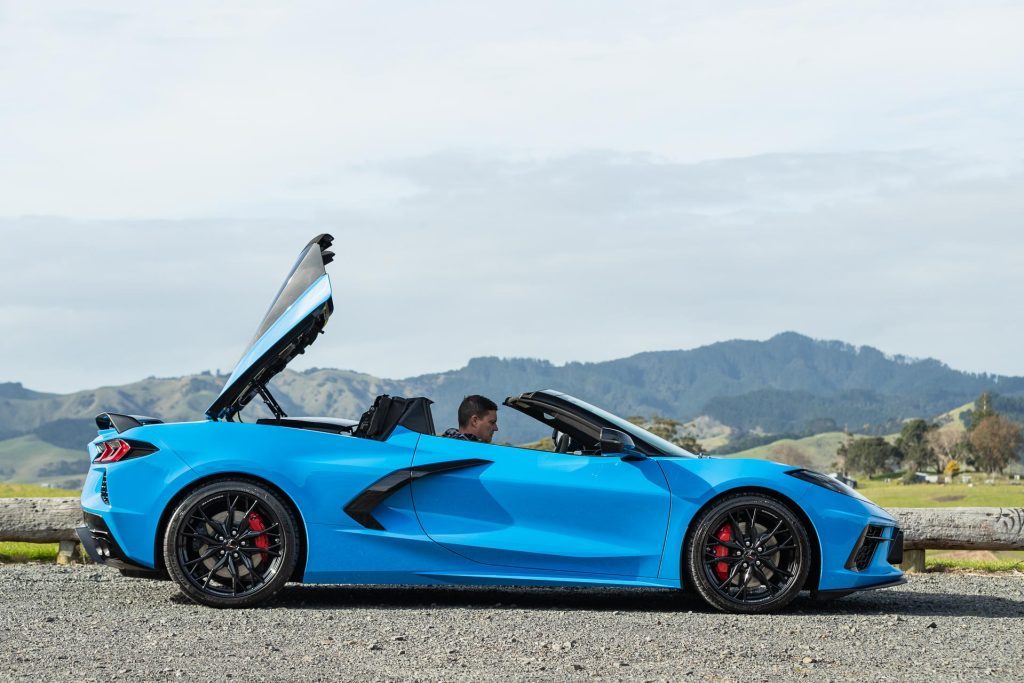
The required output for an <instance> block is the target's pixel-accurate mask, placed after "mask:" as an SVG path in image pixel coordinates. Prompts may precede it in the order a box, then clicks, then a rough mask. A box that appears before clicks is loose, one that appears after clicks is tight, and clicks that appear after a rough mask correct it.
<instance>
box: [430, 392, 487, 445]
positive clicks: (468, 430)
mask: <svg viewBox="0 0 1024 683" xmlns="http://www.w3.org/2000/svg"><path fill="white" fill-rule="evenodd" d="M496 431H498V406H497V404H495V402H494V401H492V400H491V399H489V398H487V397H485V396H480V395H479V394H473V395H472V396H467V397H466V398H464V399H462V403H461V404H460V405H459V427H458V429H456V428H455V427H452V428H451V429H446V430H445V432H444V434H443V436H447V437H448V438H450V439H463V440H465V441H479V442H481V443H490V442H491V438H493V437H494V433H495V432H496Z"/></svg>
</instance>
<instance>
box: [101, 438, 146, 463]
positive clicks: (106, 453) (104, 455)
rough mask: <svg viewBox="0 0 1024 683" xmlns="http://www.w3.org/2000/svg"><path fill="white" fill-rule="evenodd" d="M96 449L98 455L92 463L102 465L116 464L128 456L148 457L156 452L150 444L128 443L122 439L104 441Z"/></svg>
mask: <svg viewBox="0 0 1024 683" xmlns="http://www.w3.org/2000/svg"><path fill="white" fill-rule="evenodd" d="M97 448H100V454H99V455H97V456H96V459H95V460H93V462H103V463H107V462H118V461H119V460H124V459H125V458H126V457H128V456H136V455H149V454H150V453H152V452H154V451H155V450H156V448H154V447H153V446H151V445H150V444H143V443H128V442H127V441H125V440H124V439H111V440H110V441H104V442H103V443H101V444H97Z"/></svg>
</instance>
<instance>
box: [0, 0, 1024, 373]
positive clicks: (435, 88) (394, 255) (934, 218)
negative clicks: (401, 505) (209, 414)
mask: <svg viewBox="0 0 1024 683" xmlns="http://www.w3.org/2000/svg"><path fill="white" fill-rule="evenodd" d="M1021 26H1024V5H1021V4H1020V3H1001V2H983V1H978V2H972V3H963V2H956V3H945V2H938V1H933V2H921V3H917V2H907V3H891V2H877V3H872V2H827V1H823V0H815V1H814V2H758V3H738V2H714V3H711V2H706V3H705V2H700V3H698V2H679V1H678V0H674V1H671V2H638V1H636V0H632V1H629V2H598V1H595V0H588V1H587V2H564V3H551V2H536V3H534V2H528V1H522V2H516V3H507V2H504V3H497V2H493V3H492V2H479V1H474V2H468V1H467V2H431V3H421V2H394V3H368V2H337V1H332V2H323V3H313V2H290V3H277V2H274V3H269V2H266V3H264V2H254V1H247V2H238V3H231V2H219V3H205V2H195V3H188V2H180V3H163V4H160V5H159V6H156V5H153V6H148V7H147V6H144V4H141V3H136V2H126V3H123V4H118V3H116V2H105V3H102V4H101V3H84V2H81V3H78V2H48V3H29V2H26V3H20V2H5V1H4V0H0V331H2V334H0V359H2V360H0V382H2V381H20V382H22V383H24V384H25V385H26V386H29V387H32V388H35V389H40V390H50V391H71V390H76V389H82V388H88V387H94V386H98V385H101V384H118V383H123V382H128V381H132V380H136V379H140V378H142V377H145V376H148V375H157V376H167V375H178V374H185V373H189V372H196V371H200V370H204V369H220V370H222V371H228V370H230V368H231V366H232V365H233V364H234V362H235V361H236V360H237V358H238V357H239V355H241V353H242V350H243V349H242V347H243V345H244V344H245V342H246V341H247V340H248V338H249V337H250V335H251V334H252V332H253V330H254V329H255V327H256V325H257V323H258V322H259V318H260V317H261V314H262V313H263V312H264V310H265V309H266V306H267V305H268V303H269V299H270V298H271V297H272V295H273V293H274V292H275V291H276V289H277V287H278V285H279V284H280V280H281V278H282V277H283V276H284V274H285V273H286V272H287V270H288V268H289V266H290V265H291V261H292V259H293V258H294V254H295V253H297V251H298V250H299V249H300V248H301V246H302V245H303V244H304V243H305V242H306V241H307V240H308V239H309V238H310V237H311V236H313V235H314V234H316V233H319V232H330V233H332V234H334V236H335V237H336V238H337V244H336V251H337V252H338V258H337V260H336V261H335V264H334V265H332V266H331V268H330V272H331V276H332V279H333V282H334V286H335V298H336V303H337V304H338V311H337V313H336V316H335V317H334V318H333V319H332V321H331V324H330V326H329V327H328V334H327V335H326V336H325V337H323V338H321V341H319V342H318V343H317V345H316V346H314V347H313V348H312V349H311V350H310V352H309V353H307V355H306V356H304V357H303V358H302V359H301V361H302V362H297V363H296V366H297V367H300V368H301V367H305V366H310V365H318V366H333V367H343V368H351V369H357V370H363V371H367V372H371V373H374V374H377V375H381V376H388V377H404V376H409V375H413V374H418V373H422V372H430V371H438V370H446V369H451V368H455V367H460V366H462V365H464V364H465V362H466V361H467V360H468V359H469V358H470V357H473V356H479V355H498V356H530V357H539V358H546V359H549V360H552V361H554V362H565V361H569V360H604V359H609V358H615V357H621V356H625V355H630V354H632V353H636V352H639V351H645V350H656V349H676V348H691V347H694V346H699V345H702V344H707V343H711V342H715V341H720V340H725V339H731V338H749V339H764V338H767V337H770V336H772V335H773V334H775V333H777V332H780V331H783V330H795V331H799V332H802V333H805V334H808V335H811V336H814V337H818V338H827V339H841V340H844V341H848V342H851V343H854V344H869V345H872V346H875V347H878V348H880V349H882V350H883V351H886V352H889V353H894V354H895V353H900V354H906V355H910V356H919V357H935V358H938V359H940V360H943V361H945V362H947V363H949V364H950V365H951V366H953V367H955V368H959V369H963V370H970V371H988V372H998V373H1005V374H1017V375H1024V354H1021V351H1020V349H1021V344H1020V339H1021V337H1022V336H1024V316H1021V315H1020V314H1019V312H1018V310H1017V309H1018V305H1019V302H1020V300H1021V298H1022V295H1024V268H1022V267H1021V264H1022V263H1024V221H1022V217H1024V192H1022V190H1024V163H1022V162H1024V128H1022V124H1021V121H1024V41H1021V40H1020V30H1019V29H1020V27H1021Z"/></svg>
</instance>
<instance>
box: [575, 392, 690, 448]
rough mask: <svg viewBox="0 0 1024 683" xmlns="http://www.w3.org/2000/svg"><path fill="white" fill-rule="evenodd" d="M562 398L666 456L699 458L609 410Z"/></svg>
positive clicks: (577, 400)
mask: <svg viewBox="0 0 1024 683" xmlns="http://www.w3.org/2000/svg"><path fill="white" fill-rule="evenodd" d="M562 398H564V399H565V400H566V401H569V402H570V403H575V404H576V405H578V406H579V407H580V408H583V409H585V410H587V411H589V412H591V413H593V414H594V415H596V416H598V417H600V418H602V419H603V420H607V421H608V422H610V423H612V424H613V425H615V427H616V429H621V430H622V431H624V432H626V433H627V434H629V435H630V436H635V437H637V438H638V439H640V440H641V441H645V442H647V443H649V444H651V445H652V446H654V447H655V448H657V449H658V450H660V451H662V452H664V453H665V454H666V455H675V456H679V457H681V458H696V457H697V456H696V455H694V454H693V453H691V452H690V451H688V450H686V449H685V448H681V447H680V446H677V445H676V444H674V443H672V442H671V441H668V440H667V439H663V438H661V437H660V436H657V435H656V434H651V433H650V432H649V431H647V430H646V429H644V428H643V427H638V426H637V425H635V424H633V423H632V422H630V421H629V420H623V419H622V418H621V417H619V416H618V415H614V414H612V413H609V412H608V411H607V410H601V409H600V408H598V407H597V406H592V405H590V404H589V403H587V402H586V401H581V400H579V399H578V398H575V397H573V396H569V395H568V394H562Z"/></svg>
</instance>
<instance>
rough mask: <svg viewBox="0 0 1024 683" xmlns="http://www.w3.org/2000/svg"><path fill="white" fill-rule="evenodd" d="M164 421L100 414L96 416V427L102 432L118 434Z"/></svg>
mask: <svg viewBox="0 0 1024 683" xmlns="http://www.w3.org/2000/svg"><path fill="white" fill-rule="evenodd" d="M163 423H164V421H163V420H158V419H157V418H155V417H146V416H145V415H122V414H121V413H100V414H99V415H97V416H96V427H97V428H98V429H99V430H100V431H103V430H106V429H114V430H117V433H118V434H120V433H121V432H126V431H128V430H129V429H134V428H136V427H141V426H142V425H160V424H163Z"/></svg>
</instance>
